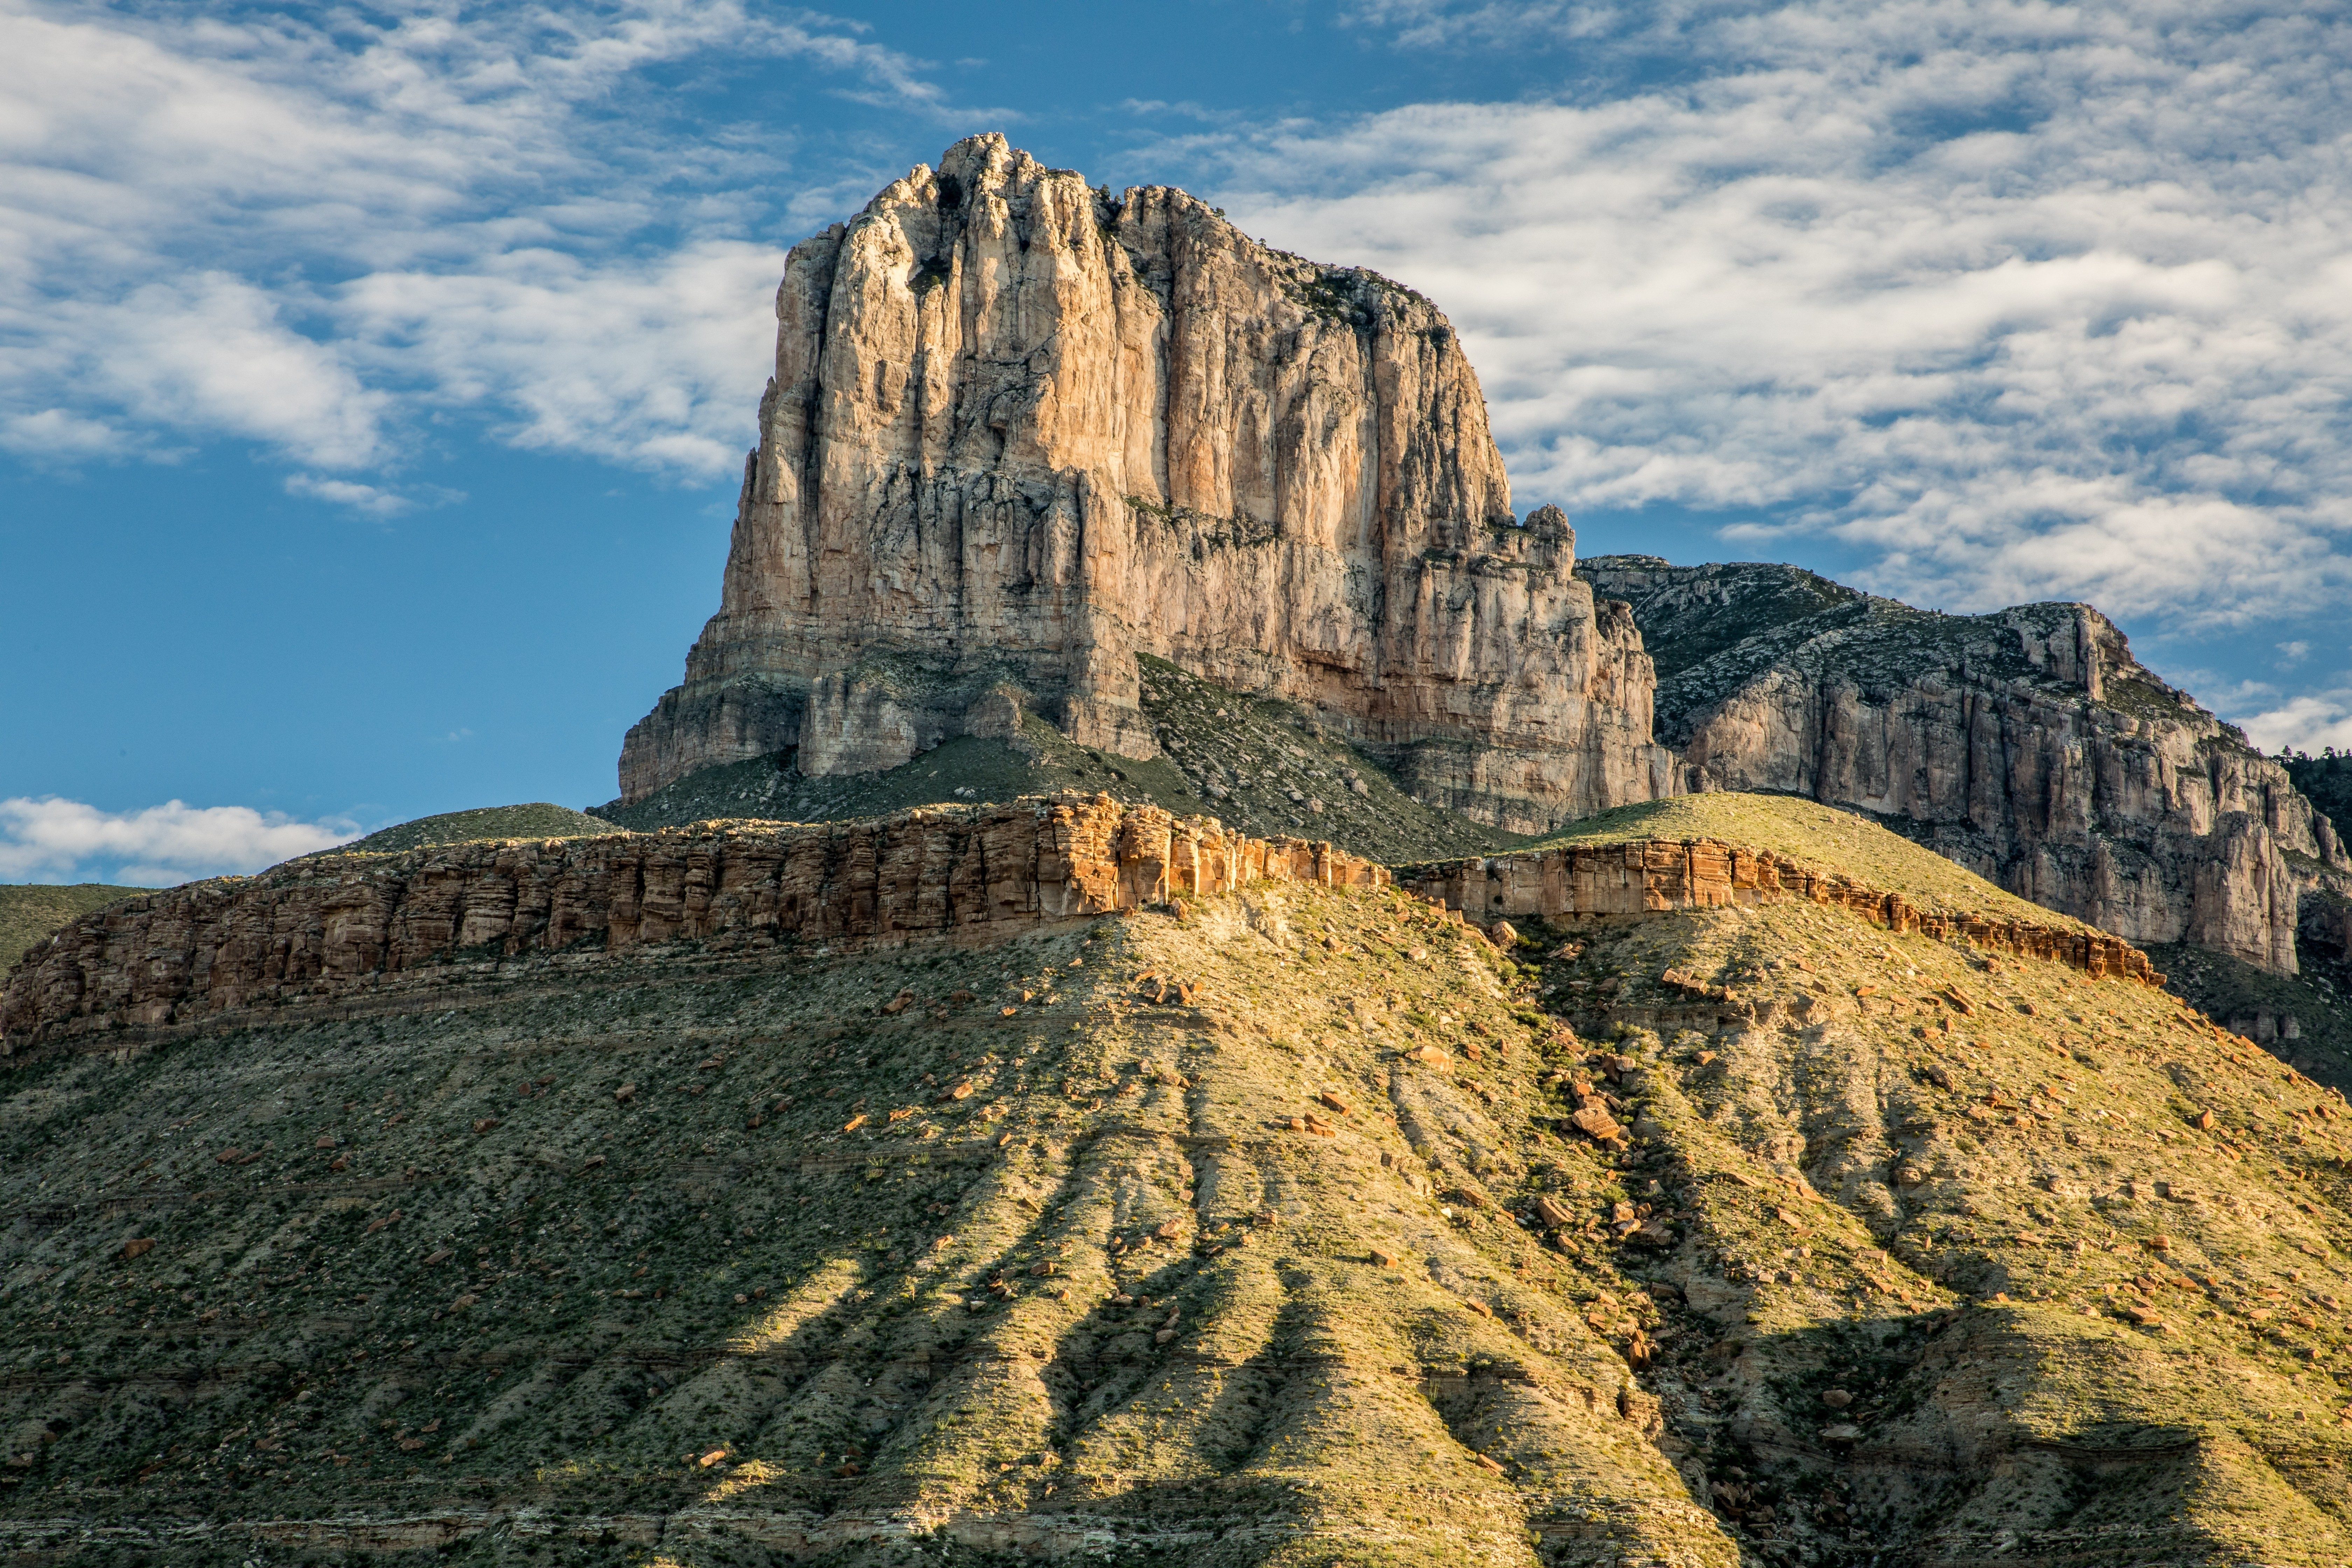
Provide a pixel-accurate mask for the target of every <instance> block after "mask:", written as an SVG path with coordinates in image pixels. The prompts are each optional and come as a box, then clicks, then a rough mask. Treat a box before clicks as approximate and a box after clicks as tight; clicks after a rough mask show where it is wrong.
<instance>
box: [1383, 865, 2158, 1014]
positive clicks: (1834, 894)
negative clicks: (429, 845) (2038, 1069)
mask: <svg viewBox="0 0 2352 1568" xmlns="http://www.w3.org/2000/svg"><path fill="white" fill-rule="evenodd" d="M1397 885H1398V886H1399V887H1401V888H1402V889H1405V890H1406V891H1408V892H1412V893H1414V894H1417V895H1419V896H1420V897H1422V898H1424V899H1428V900H1433V901H1434V902H1436V903H1440V904H1444V905H1445V906H1446V907H1447V908H1449V909H1454V910H1461V911H1462V912H1463V913H1464V914H1465V916H1467V917H1468V918H1470V919H1472V920H1475V921H1481V922H1485V921H1497V920H1504V919H1506V918H1507V917H1509V916H1512V915H1518V916H1522V917H1524V916H1527V915H1540V916H1542V917H1543V918H1544V919H1545V920H1547V921H1574V920H1576V919H1578V918H1579V917H1584V916H1595V915H1598V916H1616V917H1626V916H1644V915H1654V914H1659V913H1663V912H1664V911H1666V910H1706V909H1723V908H1727V907H1729V906H1733V905H1738V906H1739V907H1741V908H1746V909H1753V908H1757V907H1759V906H1761V905H1765V904H1778V903H1791V902H1801V903H1808V904H1818V905H1823V906H1829V907H1834V908H1836V909H1840V910H1845V911H1846V912H1847V913H1849V914H1852V915H1854V916H1856V917H1858V918H1859V919H1862V920H1864V921H1869V922H1870V923H1871V924H1873V925H1874V926H1878V927H1880V928H1881V929H1883V930H1885V931H1894V932H1895V933H1896V934H1897V935H1909V934H1912V933H1914V932H1916V933H1918V934H1920V935H1923V936H1926V937H1928V938H1930V939H1932V940H1934V941H1937V942H1957V941H1962V940H1965V941H1966V942H1969V944H1970V945H1972V946H1974V947H1976V948H1978V949H1979V950H1982V951H1987V952H2009V953H2015V954H2017V955H2019V956H2021V957H2025V958H2035V959H2041V960H2043V961H2045V962H2048V963H2060V964H2064V965H2065V966H2067V967H2068V968H2071V969H2079V970H2082V971H2084V973H2088V974H2089V975H2091V976H2092V977H2093V978H2094V979H2101V978H2105V977H2106V976H2109V975H2115V976H2119V977H2126V978H2129V979H2134V980H2138V981H2141V982H2143V983H2145V984H2150V985H2160V984H2163V982H2164V976H2163V975H2161V974H2158V973H2156V969H2155V966H2154V965H2152V964H2151V963H2148V961H2147V954H2146V953H2144V952H2140V951H2139V950H2138V949H2137V948H2136V947H2133V946H2132V945H2131V944H2129V943H2128V942H2119V941H2117V940H2116V938H2114V937H2112V936H2109V935H2107V934H2106V933H2105V931H2089V930H2085V929H2084V928H2082V927H2079V926H2074V925H2057V924H2053V923H2049V922H2045V921H2031V920H2018V919H2013V918H2012V919H2008V920H2000V919H1994V918H1991V917H1988V916H1985V915H1981V914H1969V913H1957V912H1947V911H1943V910H1932V909H1921V908H1920V907H1918V906H1917V905H1916V903H1914V902H1913V901H1912V900H1909V899H1906V898H1905V897H1904V896H1903V895H1902V894H1901V893H1897V892H1889V891H1886V890H1885V889H1878V888H1873V887H1871V886H1869V885H1868V884H1867V883H1864V882H1860V881H1857V880H1855V879H1853V878H1852V877H1849V876H1846V875H1844V874H1843V873H1840V872H1834V871H1827V870H1823V869H1822V868H1817V867H1808V866H1804V865H1801V864H1799V863H1798V862H1796V861H1794V860H1791V859H1790V858H1788V857H1786V856H1782V855H1776V854H1774V853H1773V852H1772V851H1771V850H1769V849H1754V848H1749V847H1745V846H1741V845H1735V844H1727V843H1724V842H1722V841H1721V840H1719V839H1713V838H1676V839H1664V838H1642V839H1635V840H1633V842H1630V843H1624V844H1578V845H1567V846H1563V847H1559V848H1556V849H1544V850H1538V851H1532V852H1530V853H1528V854H1523V855H1497V856H1486V857H1481V858H1478V859H1475V860H1455V861H1450V862H1446V863H1444V864H1440V865H1433V866H1423V867H1415V868H1408V869H1406V870H1404V871H1402V872H1401V873H1400V874H1399V876H1398V879H1397ZM1689 989H1690V990H1691V991H1692V992H1693V993H1694V994H1696V995H1697V997H1698V999H1699V1000H1701V1001H1704V1002H1713V1003H1717V1004H1722V1007H1721V1008H1710V1009H1708V1010H1707V1011H1708V1013H1709V1016H1708V1018H1707V1019H1706V1020H1693V1019H1680V1020H1677V1022H1679V1023H1681V1024H1682V1025H1683V1026H1685V1027H1689V1026H1703V1027H1706V1028H1709V1029H1716V1028H1723V1027H1727V1026H1733V1025H1737V1024H1740V1023H1753V1022H1755V1021H1756V1018H1755V1013H1754V1010H1753V1009H1752V1008H1747V1009H1744V1010H1743V1009H1740V1008H1738V997H1736V996H1733V995H1730V994H1726V993H1725V991H1724V990H1723V988H1722V987H1720V986H1717V987H1707V986H1704V985H1696V984H1694V985H1693V986H1691V987H1689ZM1651 1026H1652V1027H1656V1025H1655V1024H1652V1025H1651Z"/></svg>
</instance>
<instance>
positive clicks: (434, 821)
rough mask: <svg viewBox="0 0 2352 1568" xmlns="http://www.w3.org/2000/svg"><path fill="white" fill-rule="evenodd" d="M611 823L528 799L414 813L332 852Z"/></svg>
mask: <svg viewBox="0 0 2352 1568" xmlns="http://www.w3.org/2000/svg"><path fill="white" fill-rule="evenodd" d="M612 831H613V824H611V823H610V822H607V821H605V820H604V818H602V817H598V816H589V815H588V814H587V813H586V812H584V811H573V810H572V809H571V808H570V807H569V806H562V805H550V804H549V803H547V802H546V801H543V800H542V801H534V802H532V803H531V804H530V805H492V806H484V807H482V808H480V809H478V810H475V811H451V812H445V813H443V814H442V815H441V816H420V817H418V818H417V819H416V820H415V821H414V822H404V823H401V824H399V825H398V826H394V827H386V828H383V829H382V830H380V831H378V832H375V833H371V834H369V835H368V836H367V837H364V838H362V839H359V840H357V841H356V842H354V843H351V844H346V845H343V846H342V847H341V848H339V849H336V850H333V851H331V853H333V854H339V855H342V854H351V853H354V852H357V853H362V854H384V855H393V854H398V853H399V852H400V851H402V850H404V849H421V848H423V847H425V846H426V845H428V844H464V843H467V842H469V841H471V840H474V839H478V838H588V837H594V836H595V835H597V834H599V833H610V832H612Z"/></svg>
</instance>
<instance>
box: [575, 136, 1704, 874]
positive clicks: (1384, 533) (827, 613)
mask: <svg viewBox="0 0 2352 1568" xmlns="http://www.w3.org/2000/svg"><path fill="white" fill-rule="evenodd" d="M776 313H777V321H778V332H777V348H776V374H775V379H774V380H773V381H772V383H771V384H770V385H769V389H768V393H767V395H766V396H765V397H764V398H763V399H762V400H761V409H760V445H759V447H758V449H757V450H756V451H755V452H754V453H753V454H752V456H751V461H750V463H749V465H748V467H747V469H746V473H745V476H744V483H743V491H742V500H741V505H740V511H739V512H738V515H737V520H736V524H735V532H734V540H733V544H732V547H731V549H730V553H729V559H728V565H727V574H726V582H725V586H724V590H723V594H722V596H721V601H720V605H719V614H718V615H717V616H714V617H712V619H711V621H710V622H709V626H706V627H705V629H704V631H703V634H702V637H701V638H700V639H699V640H698V642H697V643H696V644H695V647H694V648H693V650H692V652H691V653H690V654H689V655H688V662H687V678H686V680H685V683H684V684H683V685H681V686H679V687H678V688H677V689H675V690H673V691H671V692H670V693H668V694H667V696H665V697H664V698H663V699H662V700H661V702H660V704H659V705H658V706H656V709H655V710H654V711H653V712H652V713H651V714H649V715H647V717H646V719H645V720H644V721H641V722H640V723H638V724H637V725H636V726H635V728H634V729H632V730H631V731H630V732H629V735H628V738H627V741H626V742H625V745H624V747H623V750H622V755H621V768H620V772H621V789H622V795H623V798H624V799H625V800H627V801H635V800H638V799H642V798H643V797H644V796H646V795H648V794H650V793H652V792H653V791H654V790H655V789H656V788H659V787H660V786H661V785H662V784H666V783H668V782H669V781H671V780H673V779H676V778H678V777H681V776H683V775H684V774H686V773H690V772H693V771H694V770H696V769H698V768H701V767H705V766H709V765H712V764H716V763H727V762H732V761H737V760H740V759H741V758H743V757H747V756H752V755H758V754H761V753H765V752H776V751H781V750H783V749H785V748H787V747H791V748H797V754H796V762H797V765H798V766H799V768H800V769H801V771H802V772H803V773H808V774H811V775H818V776H822V775H825V774H832V773H858V772H866V771H869V770H873V769H878V768H886V767H891V766H895V765H897V764H898V763H904V762H906V761H908V759H910V758H911V757H913V756H915V755H917V754H918V753H919V752H923V751H925V750H927V749H929V747H931V746H934V745H936V744H938V743H939V742H941V741H943V740H946V739H949V738H951V737H953V736H955V735H958V734H972V733H979V734H992V733H994V734H1003V733H1009V732H1011V731H1013V728H1014V727H1015V726H1016V725H1017V724H1018V722H1019V715H1020V714H1021V713H1022V712H1024V711H1028V712H1034V713H1036V714H1038V715H1040V716H1042V717H1044V718H1045V719H1047V720H1049V721H1052V722H1053V723H1055V724H1056V725H1058V726H1059V727H1060V728H1061V730H1062V731H1064V732H1065V733H1066V734H1067V735H1069V736H1070V737H1071V738H1073V739H1075V740H1076V741H1078V742H1082V743H1084V744H1087V745H1089V746H1094V747H1097V748H1099V749H1101V750H1104V751H1107V752H1117V753H1120V754H1123V755H1126V756H1130V757H1149V756H1151V755H1153V754H1154V753H1155V752H1156V751H1157V749H1158V748H1157V744H1156V742H1155V739H1154V737H1153V734H1152V732H1151V730H1150V724H1149V723H1148V721H1146V720H1145V719H1144V717H1143V714H1142V712H1141V710H1140V709H1139V705H1138V693H1137V675H1136V665H1135V655H1136V653H1137V652H1138V651H1142V652H1148V653H1152V654H1157V655H1160V656H1161V657H1164V658H1169V659H1171V660H1173V661H1174V662H1176V663H1178V664H1180V665H1181V666H1183V667H1184V668H1188V669H1191V670H1192V671H1194V672H1196V673H1197V674H1200V675H1202V676H1204V677H1206V678H1207V679H1212V680H1214V681H1217V682H1219V683H1221V684H1223V685H1227V686H1230V687H1233V688H1234V689H1240V690H1245V691H1250V692H1256V693H1264V694H1267V695H1275V696H1280V697H1282V698H1285V699H1286V700H1291V701H1294V702H1297V703H1300V704H1302V705H1306V706H1308V707H1311V708H1313V709H1315V710H1318V712H1320V713H1321V714H1322V715H1323V716H1324V718H1325V719H1326V720H1327V721H1328V722H1329V723H1330V724H1331V725H1332V726H1333V727H1334V728H1335V729H1337V730H1339V731H1340V732H1342V733H1344V734H1346V735H1348V736H1349V738H1351V739H1353V740H1356V741H1358V742H1362V743H1365V744H1368V745H1370V746H1372V747H1374V748H1377V749H1379V750H1380V751H1381V752H1383V753H1384V754H1385V755H1386V756H1388V757H1389V759H1390V760H1391V762H1392V763H1394V764H1395V766H1396V768H1397V770H1398V772H1399V773H1400V774H1401V775H1402V777H1403V778H1404V779H1405V780H1406V781H1407V782H1408V783H1409V784H1411V785H1412V786H1413V787H1416V788H1417V789H1418V790H1419V791H1420V792H1421V793H1423V795H1426V796H1428V797H1430V798H1432V799H1433V800H1437V801H1442V802H1444V804H1447V805H1454V806H1457V807H1459V808H1461V809H1463V810H1465V811H1467V812H1469V813H1471V814H1472V815H1474V816H1478V817H1481V818H1482V819H1484V820H1486V821H1489V822H1493V823H1496V824H1498V825H1501V826H1508V827H1514V828H1519V829H1523V830H1527V829H1535V828H1540V827H1543V826H1549V825H1550V824H1551V823H1554V822H1557V821H1559V820H1560V819H1562V818H1565V817H1567V816H1573V815H1579V814H1582V813H1585V812H1590V811H1592V810H1595V809H1598V808H1600V807H1602V806H1606V805H1614V804H1618V803H1620V802H1622V801H1626V800H1634V799H1646V798H1650V797H1651V796H1653V795H1656V794H1659V793H1662V792H1663V791H1664V789H1665V788H1666V787H1667V783H1668V777H1669V774H1668V769H1667V766H1666V762H1665V756H1664V752H1661V751H1660V750H1658V749H1657V748H1655V747H1654V746H1653V745H1652V744H1651V737H1650V692H1651V687H1652V684H1653V680H1652V675H1651V670H1650V665H1649V661H1648V659H1647V658H1645V657H1643V653H1642V651H1641V642H1640V636H1639V634H1638V633H1637V632H1636V631H1635V630H1634V629H1633V624H1632V621H1631V619H1630V618H1629V617H1627V616H1623V615H1622V614H1620V615H1616V616H1609V615H1606V614H1601V613H1597V612H1596V606H1595V603H1594V600H1593V596H1592V594H1591V590H1590V588H1589V587H1587V586H1586V585H1585V584H1582V583H1580V582H1579V581H1578V580H1577V579H1576V578H1575V577H1574V575H1573V574H1572V571H1571V568H1572V566H1573V564H1574V555H1575V539H1574V534H1573V533H1572V532H1571V531H1570V529H1569V528H1568V526H1567V522H1566V519H1564V518H1563V517H1561V516H1560V515H1559V512H1558V511H1557V510H1554V509H1549V508H1547V509H1543V510H1539V511H1538V513H1537V514H1536V515H1535V516H1533V517H1531V518H1530V519H1529V520H1528V523H1527V524H1526V525H1524V526H1522V525H1520V524H1519V523H1517V521H1516V520H1515V519H1514V517H1513V515H1512V511H1511V500H1510V489H1509V484H1508V481H1507V479H1506V478H1505V476H1504V472H1503V464H1502V459H1501V458H1500V456H1499V454H1497V452H1496V449H1495V445H1494V441H1493V439H1492V437H1491V436H1490V435H1489V434H1488V431H1487V427H1486V405H1485V403H1484V402H1483V400H1482V399H1481V397H1480V395H1479V389H1478V381H1477V377H1476V375H1475V374H1474V373H1473V371H1472V370H1471V368H1470V364H1469V362H1468V360H1467V359H1466V358H1465V356H1464V354H1463V352H1462V347H1461V344H1460V342H1459V340H1458V339H1457V338H1456V337H1455V336H1454V331H1453V330H1452V329H1451V327H1450V326H1449V325H1448V324H1447V322H1446V320H1445V318H1444V315H1443V314H1441V313H1440V312H1439V311H1438V310H1437V309H1436V307H1435V306H1433V305H1432V304H1431V303H1430V302H1429V301H1428V300H1424V299H1423V298H1422V297H1421V296H1420V295H1418V294H1416V293H1414V292H1412V290H1411V289H1405V288H1403V287H1401V286H1400V285H1397V284H1395V283H1392V282H1390V281H1388V280H1387V279H1382V278H1380V277H1378V276H1376V275H1374V274H1372V273H1370V272H1366V271H1362V270H1360V269H1354V268H1334V267H1323V266H1318V265H1317V264H1315V263H1312V262H1308V261H1305V260H1302V259H1301V258H1297V257H1295V256H1291V255H1288V254H1286V253H1284V252H1282V251H1278V250H1275V249H1272V248H1270V247H1266V246H1264V245H1260V244H1258V243H1257V242H1255V240H1252V239H1251V238H1249V237H1247V236H1245V235H1244V234H1242V233H1241V232H1240V231H1239V230H1238V229H1236V228H1234V226H1233V225H1231V224H1230V223H1228V222H1226V221H1225V219H1224V218H1223V216H1222V215H1221V214H1220V213H1218V212H1217V211H1215V210H1214V209H1213V208H1210V207H1208V206H1206V205H1202V203H1201V202H1199V201H1196V200H1195V199H1193V198H1192V196H1189V195H1185V194H1184V193H1183V192H1181V191H1179V190H1173V189H1169V188H1166V187H1146V188H1138V189H1132V190H1129V191H1128V192H1127V193H1126V194H1125V195H1122V196H1118V197H1114V196H1112V195H1110V194H1109V193H1108V191H1106V190H1096V189H1093V188H1090V187H1089V186H1088V185H1087V183H1086V181H1085V180H1084V179H1083V178H1082V177H1081V176H1080V175H1078V174H1076V173H1075V172H1072V171H1068V170H1055V169H1047V168H1045V167H1044V166H1043V165H1041V164H1039V163H1036V162H1035V161H1034V160H1033V159H1032V158H1030V157H1029V156H1028V154H1026V153H1022V152H1020V151H1018V150H1016V149H1014V148H1013V147H1011V146H1009V145H1007V143H1006V142H1005V140H1004V139H1003V137H1002V136H999V135H993V134H992V135H985V136H975V137H972V138H970V139H969V140H966V141H964V142H959V143H957V144H956V145H955V146H954V147H952V148H950V149H949V150H948V152H947V153H946V154H945V156H944V157H943V158H942V159H941V161H940V168H939V169H938V170H937V171H936V172H934V171H932V170H930V169H928V168H923V167H918V168H916V169H915V170H914V171H913V172H912V173H911V174H908V176H907V177H906V178H904V179H902V180H898V181H896V182H894V183H893V184H891V185H890V186H889V187H888V188H887V189H886V190H884V191H883V192H882V193H881V194H880V195H877V196H876V197H875V198H874V200H873V201H872V202H871V203H869V204H868V205H867V206H866V210H865V211H864V212H862V213H860V214H859V215H858V216H857V217H856V219H855V220H853V221H852V222H850V223H848V224H846V225H836V226H835V227H833V228H831V229H829V230H827V231H826V232H825V233H824V234H822V235H819V236H817V237H814V238H812V239H809V240H807V241H804V242H803V243H802V244H801V245H799V246H797V247H794V248H793V252H792V255H791V257H790V258H789V259H788V261H787V262H786V265H785V273H784V279H783V284H782V289H780V290H779V291H778V295H777V311H776Z"/></svg>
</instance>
